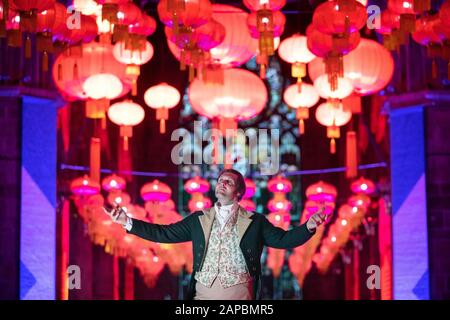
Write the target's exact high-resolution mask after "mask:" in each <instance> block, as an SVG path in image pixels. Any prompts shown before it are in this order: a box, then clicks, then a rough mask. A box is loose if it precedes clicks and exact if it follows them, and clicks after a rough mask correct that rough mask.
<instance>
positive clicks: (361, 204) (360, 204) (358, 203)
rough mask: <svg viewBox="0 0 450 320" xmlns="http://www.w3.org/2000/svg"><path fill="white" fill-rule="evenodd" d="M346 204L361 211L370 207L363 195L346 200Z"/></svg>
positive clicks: (367, 199)
mask: <svg viewBox="0 0 450 320" xmlns="http://www.w3.org/2000/svg"><path fill="white" fill-rule="evenodd" d="M348 204H349V205H350V206H352V207H356V208H359V209H362V210H367V208H368V207H369V205H370V198H369V197H368V196H366V195H365V194H362V193H360V194H356V195H353V196H351V197H350V198H348Z"/></svg>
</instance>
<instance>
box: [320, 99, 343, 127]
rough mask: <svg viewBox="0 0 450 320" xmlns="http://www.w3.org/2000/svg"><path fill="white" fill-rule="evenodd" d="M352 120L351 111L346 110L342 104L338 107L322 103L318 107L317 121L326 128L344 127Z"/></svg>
mask: <svg viewBox="0 0 450 320" xmlns="http://www.w3.org/2000/svg"><path fill="white" fill-rule="evenodd" d="M351 118H352V113H351V112H350V111H347V110H344V108H343V106H342V104H341V103H339V104H338V107H336V106H335V105H333V104H332V103H328V102H326V103H322V104H321V105H319V106H318V107H317V110H316V119H317V121H318V122H319V123H320V124H321V125H323V126H326V127H331V126H338V127H342V126H344V125H346V124H347V123H348V122H349V121H350V119H351Z"/></svg>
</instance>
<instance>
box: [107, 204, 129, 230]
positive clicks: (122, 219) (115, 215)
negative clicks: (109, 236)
mask: <svg viewBox="0 0 450 320" xmlns="http://www.w3.org/2000/svg"><path fill="white" fill-rule="evenodd" d="M103 211H105V213H106V214H107V215H108V216H110V217H111V219H112V221H114V222H115V223H119V224H121V225H123V226H124V225H125V224H126V223H127V215H126V213H125V210H123V209H122V208H121V207H120V206H118V205H117V206H116V207H115V208H113V209H111V210H108V209H106V208H105V207H103Z"/></svg>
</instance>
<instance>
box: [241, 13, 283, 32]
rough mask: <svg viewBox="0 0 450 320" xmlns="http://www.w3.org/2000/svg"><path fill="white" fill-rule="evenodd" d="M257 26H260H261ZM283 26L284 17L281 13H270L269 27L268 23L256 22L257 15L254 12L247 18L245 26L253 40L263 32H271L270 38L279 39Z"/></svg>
mask: <svg viewBox="0 0 450 320" xmlns="http://www.w3.org/2000/svg"><path fill="white" fill-rule="evenodd" d="M264 21H266V20H264ZM259 24H261V26H260V25H259ZM285 24H286V17H285V16H284V14H283V13H282V12H281V11H274V12H272V26H269V23H268V21H267V22H265V23H264V22H258V14H257V12H255V11H254V12H252V13H250V14H249V15H248V17H247V26H248V28H249V29H250V35H251V36H252V37H253V38H258V37H259V36H260V33H261V32H264V31H270V32H272V33H273V35H272V37H279V36H281V35H282V34H283V31H284V26H285Z"/></svg>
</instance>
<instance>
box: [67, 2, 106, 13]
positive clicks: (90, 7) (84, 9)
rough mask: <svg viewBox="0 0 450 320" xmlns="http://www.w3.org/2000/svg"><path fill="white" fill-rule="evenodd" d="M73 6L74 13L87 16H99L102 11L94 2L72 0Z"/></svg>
mask: <svg viewBox="0 0 450 320" xmlns="http://www.w3.org/2000/svg"><path fill="white" fill-rule="evenodd" d="M73 6H74V8H75V10H76V11H79V12H81V13H82V14H85V15H87V16H90V15H100V14H101V11H102V10H101V6H100V5H99V4H98V3H97V2H95V1H94V0H73Z"/></svg>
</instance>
